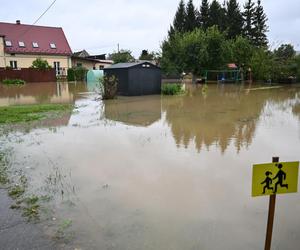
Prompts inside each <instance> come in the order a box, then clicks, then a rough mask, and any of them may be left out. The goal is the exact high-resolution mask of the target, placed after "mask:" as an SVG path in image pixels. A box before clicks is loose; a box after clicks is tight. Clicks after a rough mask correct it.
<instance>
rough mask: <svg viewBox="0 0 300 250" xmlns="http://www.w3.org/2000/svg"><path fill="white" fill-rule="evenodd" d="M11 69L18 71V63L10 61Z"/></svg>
mask: <svg viewBox="0 0 300 250" xmlns="http://www.w3.org/2000/svg"><path fill="white" fill-rule="evenodd" d="M9 64H10V67H11V68H13V69H17V68H18V64H17V61H9Z"/></svg>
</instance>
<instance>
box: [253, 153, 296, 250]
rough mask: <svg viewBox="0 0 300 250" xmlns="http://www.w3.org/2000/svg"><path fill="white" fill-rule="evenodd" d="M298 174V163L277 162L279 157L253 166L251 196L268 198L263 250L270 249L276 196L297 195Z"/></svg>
mask: <svg viewBox="0 0 300 250" xmlns="http://www.w3.org/2000/svg"><path fill="white" fill-rule="evenodd" d="M298 172H299V162H279V157H273V159H272V163H266V164H256V165H254V166H253V173H252V196H253V197H255V196H263V195H269V196H270V200H269V213H268V224H267V233H266V241H265V250H270V249H271V243H272V233H273V222H274V215H275V204H276V194H286V193H297V192H298Z"/></svg>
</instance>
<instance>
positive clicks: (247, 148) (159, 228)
mask: <svg viewBox="0 0 300 250" xmlns="http://www.w3.org/2000/svg"><path fill="white" fill-rule="evenodd" d="M259 87H260V86H258V85H252V86H249V85H208V89H207V90H204V89H202V87H201V86H198V87H193V86H190V87H188V91H187V94H186V95H184V96H143V97H119V98H118V99H116V100H110V101H105V102H102V101H101V100H99V98H97V96H96V95H95V94H93V93H90V92H89V89H88V86H86V85H85V84H77V85H74V84H63V83H62V84H54V83H52V84H46V85H43V84H35V85H30V84H28V85H27V86H26V87H24V89H22V88H19V89H5V90H3V89H0V105H11V104H22V103H26V104H27V103H46V102H50V103H53V102H58V103H59V102H63V103H74V104H75V110H74V112H72V114H71V115H70V116H69V117H68V119H66V118H64V119H63V121H62V123H61V124H55V126H54V125H53V126H52V127H47V126H44V127H40V128H35V129H32V130H30V131H26V132H22V131H14V132H10V133H9V134H7V135H3V136H2V137H1V141H2V142H3V143H2V142H1V144H2V146H1V147H2V148H10V149H11V156H10V159H11V167H12V168H13V169H15V170H18V169H22V171H23V172H24V173H25V175H26V176H28V178H29V181H30V185H29V191H28V192H31V193H38V194H43V195H45V194H46V195H50V196H51V197H52V199H51V200H50V201H49V204H48V205H47V207H48V210H49V211H48V215H49V220H43V221H42V222H41V223H42V224H43V225H44V229H45V233H46V234H49V235H51V234H53V232H54V231H53V228H55V226H57V225H55V223H58V224H59V222H58V221H64V220H69V221H71V222H72V226H71V228H68V232H66V236H67V237H69V238H70V239H69V244H70V245H72V246H74V247H76V248H81V249H109V250H110V249H118V250H125V249H128V250H135V249H136V250H140V249H151V250H157V249H162V250H165V249H167V250H169V249H172V250H182V249H187V250H196V249H211V250H215V249H226V250H227V249H228V250H240V249H263V246H264V240H265V231H266V222H267V211H268V201H269V200H268V197H259V198H252V197H251V178H252V164H254V163H265V162H270V161H271V159H272V156H279V157H280V160H281V161H298V160H299V158H300V85H293V86H284V87H282V88H272V89H259ZM299 198H300V195H299V194H288V195H278V196H277V204H276V216H275V223H274V234H273V249H286V250H287V249H291V250H292V249H293V250H294V249H298V248H299V245H300V227H299V225H300V216H299V214H300V202H299Z"/></svg>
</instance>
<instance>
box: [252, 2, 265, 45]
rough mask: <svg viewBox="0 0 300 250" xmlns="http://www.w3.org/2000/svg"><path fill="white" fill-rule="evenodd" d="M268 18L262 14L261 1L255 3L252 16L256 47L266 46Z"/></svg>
mask: <svg viewBox="0 0 300 250" xmlns="http://www.w3.org/2000/svg"><path fill="white" fill-rule="evenodd" d="M267 21H268V18H267V16H266V14H265V13H264V9H263V6H262V5H261V1H260V0H258V1H257V6H256V8H255V11H254V14H253V25H254V41H253V42H254V45H256V46H257V47H264V46H267V45H268V39H267V35H266V33H267V32H268V26H267Z"/></svg>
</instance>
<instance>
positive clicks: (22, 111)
mask: <svg viewBox="0 0 300 250" xmlns="http://www.w3.org/2000/svg"><path fill="white" fill-rule="evenodd" d="M72 107H73V106H72V105H70V104H39V105H22V106H21V105H16V106H8V107H0V124H9V123H19V122H30V121H36V120H41V119H44V118H47V117H49V114H51V113H61V112H64V111H71V109H72Z"/></svg>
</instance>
